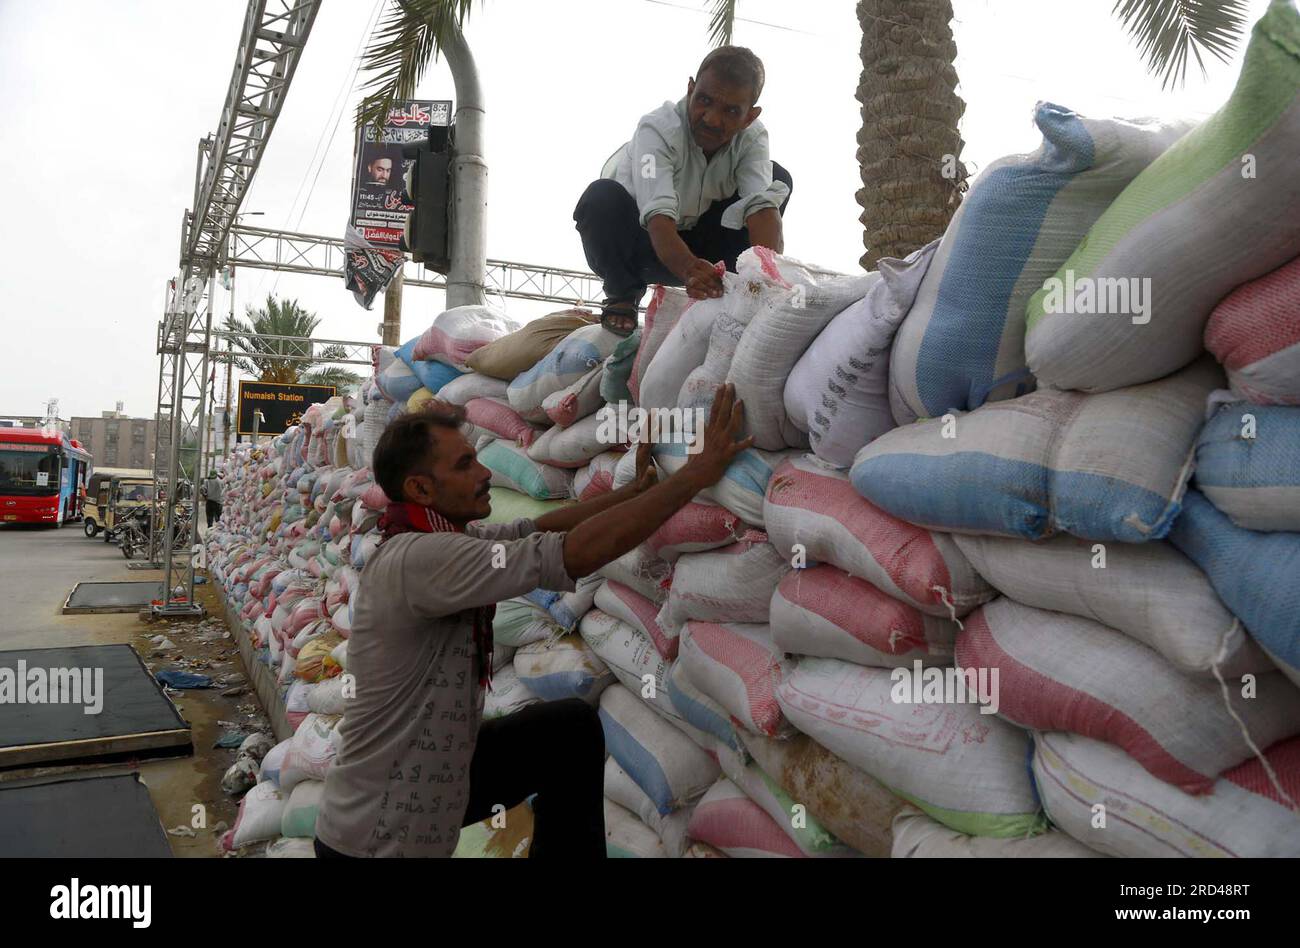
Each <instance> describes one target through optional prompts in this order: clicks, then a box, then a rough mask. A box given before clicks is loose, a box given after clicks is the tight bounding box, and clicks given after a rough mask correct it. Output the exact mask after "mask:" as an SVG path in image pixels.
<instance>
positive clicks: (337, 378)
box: [298, 365, 361, 395]
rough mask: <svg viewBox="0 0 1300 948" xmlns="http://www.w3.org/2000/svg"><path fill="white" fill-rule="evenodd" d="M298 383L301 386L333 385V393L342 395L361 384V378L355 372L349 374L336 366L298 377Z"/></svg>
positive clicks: (315, 370) (314, 370)
mask: <svg viewBox="0 0 1300 948" xmlns="http://www.w3.org/2000/svg"><path fill="white" fill-rule="evenodd" d="M298 381H299V382H301V383H302V384H303V385H333V386H334V389H335V392H336V393H337V394H339V395H342V394H344V390H345V389H347V388H350V387H351V386H353V385H358V384H360V382H361V376H359V375H357V374H356V373H355V372H349V371H348V370H347V369H343V368H339V367H338V366H333V365H332V366H329V367H327V368H324V369H313V370H312V371H310V372H305V373H303V374H302V375H301V376H299V378H298Z"/></svg>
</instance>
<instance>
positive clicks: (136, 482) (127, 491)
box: [84, 471, 153, 543]
mask: <svg viewBox="0 0 1300 948" xmlns="http://www.w3.org/2000/svg"><path fill="white" fill-rule="evenodd" d="M152 504H153V474H152V473H148V472H145V473H130V474H120V473H111V472H107V471H95V472H94V474H92V475H91V478H90V484H89V485H87V489H86V504H85V508H84V518H85V519H84V523H85V526H84V529H85V531H86V536H88V537H94V536H95V535H96V534H98V533H100V532H101V531H102V532H103V534H104V542H105V543H107V542H108V541H109V538H110V534H111V531H112V529H113V527H114V526H115V525H116V524H117V522H118V521H119V520H121V519H122V517H123V516H124V515H125V514H126V513H128V512H130V511H131V510H134V509H135V508H138V507H148V506H151V505H152Z"/></svg>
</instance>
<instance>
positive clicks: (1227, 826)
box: [1033, 731, 1300, 859]
mask: <svg viewBox="0 0 1300 948" xmlns="http://www.w3.org/2000/svg"><path fill="white" fill-rule="evenodd" d="M1265 756H1266V757H1267V759H1268V761H1269V768H1270V769H1271V770H1272V771H1273V774H1274V775H1275V776H1276V777H1277V778H1279V780H1280V781H1281V782H1282V784H1283V787H1284V788H1285V787H1289V788H1290V790H1289V796H1290V799H1291V801H1292V802H1291V803H1290V804H1288V803H1287V799H1286V797H1284V796H1282V795H1281V794H1279V793H1278V791H1277V789H1276V787H1275V786H1274V784H1273V780H1272V779H1271V778H1270V776H1269V774H1268V773H1267V772H1266V771H1265V769H1264V767H1263V765H1262V764H1261V763H1260V762H1259V761H1258V760H1251V761H1248V762H1246V763H1245V764H1242V765H1240V766H1238V767H1234V768H1233V769H1232V770H1230V771H1228V772H1227V773H1225V774H1224V775H1223V776H1222V777H1221V778H1220V779H1219V780H1217V781H1215V784H1214V789H1213V791H1212V792H1210V793H1206V794H1201V795H1198V796H1193V795H1192V794H1190V793H1183V791H1181V790H1179V789H1178V788H1177V787H1174V786H1171V785H1170V784H1167V783H1165V782H1164V781H1163V780H1157V779H1156V778H1155V777H1153V776H1151V774H1149V773H1147V772H1146V771H1145V770H1143V769H1142V767H1141V766H1140V765H1139V764H1138V763H1137V762H1136V761H1134V760H1133V758H1131V757H1129V756H1128V755H1127V754H1125V753H1124V752H1123V751H1122V750H1120V749H1119V748H1117V747H1115V746H1114V745H1112V744H1107V743H1104V742H1103V741H1095V740H1092V739H1091V738H1087V737H1081V736H1080V735H1078V734H1065V733H1061V732H1059V731H1050V732H1044V733H1037V734H1035V735H1034V761H1033V768H1034V781H1035V783H1036V784H1037V786H1038V792H1039V794H1040V796H1041V797H1042V800H1043V807H1044V808H1045V809H1046V810H1047V815H1048V816H1049V817H1051V820H1052V822H1053V823H1055V824H1056V825H1057V826H1059V827H1060V828H1061V829H1062V830H1064V831H1065V832H1067V833H1069V834H1070V835H1071V836H1073V837H1074V838H1075V839H1077V840H1079V841H1080V842H1081V843H1083V844H1084V845H1086V846H1088V847H1089V848H1091V849H1094V850H1096V851H1097V852H1100V853H1105V854H1106V855H1109V856H1130V857H1135V858H1141V857H1147V858H1153V857H1155V858H1168V857H1170V856H1199V857H1208V856H1220V857H1223V856H1229V857H1231V856H1237V857H1244V858H1263V857H1278V856H1285V857H1288V858H1292V859H1294V858H1295V857H1297V856H1300V816H1298V815H1297V811H1296V809H1295V807H1296V804H1297V803H1300V801H1298V800H1297V796H1300V794H1298V793H1297V786H1298V783H1297V782H1298V781H1300V739H1297V738H1292V739H1291V740H1289V741H1285V742H1283V743H1281V744H1277V745H1275V746H1273V747H1271V748H1269V749H1268V750H1267V751H1266V753H1265ZM1098 807H1102V808H1104V809H1103V810H1101V811H1099V810H1098ZM1098 812H1104V813H1105V814H1106V822H1105V825H1104V826H1099V825H1098V821H1097V813H1098Z"/></svg>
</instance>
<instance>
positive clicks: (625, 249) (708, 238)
mask: <svg viewBox="0 0 1300 948" xmlns="http://www.w3.org/2000/svg"><path fill="white" fill-rule="evenodd" d="M772 177H773V178H774V179H776V180H778V181H784V182H785V184H786V187H788V188H790V190H791V191H792V192H793V191H794V180H793V179H792V178H791V177H790V172H788V171H786V170H785V169H784V168H782V167H781V166H780V165H778V164H777V163H776V162H775V161H774V162H772ZM738 200H740V193H739V192H737V193H735V194H733V195H731V197H729V198H727V199H726V200H724V201H714V202H713V203H712V204H711V205H709V209H708V210H707V211H705V212H704V213H703V214H702V215H701V216H700V219H699V220H698V221H696V223H695V226H694V227H692V228H691V229H690V230H679V231H678V232H677V233H678V236H680V237H681V238H682V240H683V241H684V242H685V243H686V246H688V247H690V248H691V252H692V253H694V254H695V256H697V257H700V258H702V259H704V260H708V261H710V262H716V261H718V260H722V261H725V263H726V265H727V269H728V270H730V271H732V272H733V273H734V272H735V270H736V258H737V257H739V256H740V255H741V254H742V253H744V252H745V251H746V250H747V249H749V247H750V246H751V244H750V239H749V228H748V227H745V228H741V229H740V230H732V229H731V228H729V227H723V226H722V212H723V211H725V210H726V209H727V208H729V207H730V206H731V205H732V204H735V203H736V202H737V201H738ZM789 203H790V196H789V195H786V199H785V200H784V201H783V202H782V203H781V208H780V213H781V214H782V215H783V216H784V214H785V208H786V205H787V204H789ZM640 217H641V214H640V211H639V210H638V209H637V205H636V198H634V197H632V195H630V194H628V193H627V189H626V188H624V187H623V185H621V184H619V183H618V182H617V181H615V180H614V179H613V178H600V179H598V180H596V181H593V182H591V184H589V185H588V186H587V190H586V191H584V192H582V197H581V198H579V199H578V206H577V207H575V208H574V209H573V220H574V223H575V225H576V227H577V229H578V233H579V234H580V235H581V236H582V249H583V252H584V253H585V254H586V255H587V266H589V267H591V272H592V273H595V274H597V275H598V276H599V277H600V278H601V279H602V280H603V281H604V284H605V296H606V298H607V299H629V298H635V299H640V298H641V295H642V294H644V293H645V289H646V287H647V286H649V285H650V284H652V283H665V284H668V285H670V286H681V285H682V281H681V280H679V279H677V277H675V276H673V274H672V273H670V272H669V271H668V269H667V268H666V267H664V265H663V264H662V263H660V262H659V258H658V257H657V256H656V255H655V250H654V246H653V245H652V244H651V243H650V232H649V231H647V230H646V229H645V228H644V227H642V226H641V221H640Z"/></svg>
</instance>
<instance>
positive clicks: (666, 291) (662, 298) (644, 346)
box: [627, 284, 694, 405]
mask: <svg viewBox="0 0 1300 948" xmlns="http://www.w3.org/2000/svg"><path fill="white" fill-rule="evenodd" d="M693 302H694V300H692V299H691V298H690V297H689V296H687V295H686V291H685V290H683V289H680V288H679V287H675V286H663V285H662V284H660V285H656V286H655V288H654V291H653V292H652V293H651V294H650V304H649V306H647V307H646V313H645V325H644V326H643V327H642V329H641V345H640V346H639V347H638V348H637V350H636V358H635V359H633V360H632V374H631V376H629V378H628V380H627V387H628V391H630V392H631V393H632V397H633V398H634V399H636V402H637V404H638V405H639V404H640V403H641V380H642V379H643V378H645V373H646V369H648V368H649V367H650V362H651V361H652V360H653V359H654V357H655V353H657V352H658V351H659V347H660V346H662V345H663V344H664V340H665V339H667V338H668V334H669V333H670V332H672V331H673V327H674V326H676V325H677V320H679V319H681V317H682V313H683V312H685V311H686V307H688V306H690V305H691V304H692V303H693Z"/></svg>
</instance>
